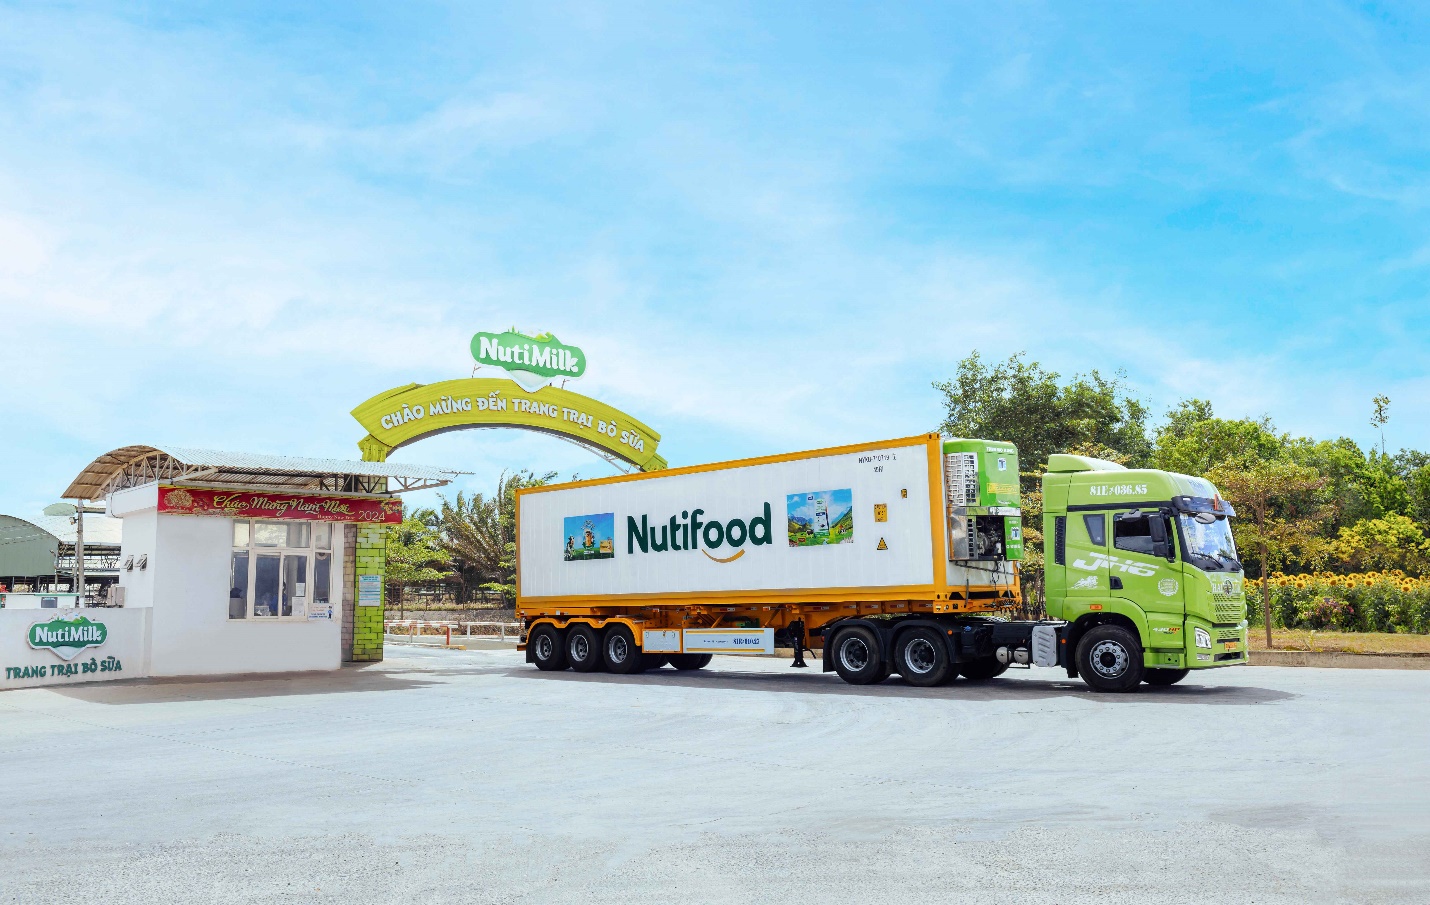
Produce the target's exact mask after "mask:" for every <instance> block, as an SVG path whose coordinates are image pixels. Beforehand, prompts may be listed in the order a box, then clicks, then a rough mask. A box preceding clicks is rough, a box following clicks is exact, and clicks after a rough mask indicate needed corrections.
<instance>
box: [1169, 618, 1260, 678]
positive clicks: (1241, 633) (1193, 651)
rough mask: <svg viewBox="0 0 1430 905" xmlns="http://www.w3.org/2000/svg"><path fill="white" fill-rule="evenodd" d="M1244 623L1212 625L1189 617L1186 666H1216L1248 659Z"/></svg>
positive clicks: (1240, 662)
mask: <svg viewBox="0 0 1430 905" xmlns="http://www.w3.org/2000/svg"><path fill="white" fill-rule="evenodd" d="M1246 638H1247V629H1246V626H1245V625H1212V624H1211V623H1210V622H1203V621H1202V620H1200V619H1196V618H1193V617H1188V618H1187V640H1186V645H1187V647H1186V651H1185V657H1186V662H1185V663H1184V664H1183V666H1184V667H1185V668H1187V669H1216V668H1217V667H1220V666H1242V665H1245V663H1246V660H1247V650H1248V649H1247V640H1246Z"/></svg>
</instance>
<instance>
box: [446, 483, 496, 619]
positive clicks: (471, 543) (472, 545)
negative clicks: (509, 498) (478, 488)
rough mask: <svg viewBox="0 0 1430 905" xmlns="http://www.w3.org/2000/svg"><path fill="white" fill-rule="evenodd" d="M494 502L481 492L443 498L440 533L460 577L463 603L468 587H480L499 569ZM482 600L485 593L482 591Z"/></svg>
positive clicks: (490, 579)
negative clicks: (451, 498)
mask: <svg viewBox="0 0 1430 905" xmlns="http://www.w3.org/2000/svg"><path fill="white" fill-rule="evenodd" d="M498 510H499V507H498V506H497V501H496V500H493V499H487V498H486V497H485V496H483V495H482V494H480V493H476V494H473V495H472V497H471V499H467V498H466V497H465V496H464V495H463V494H462V493H460V492H459V493H458V494H457V499H456V501H455V502H453V501H449V500H447V499H446V498H445V497H444V498H443V499H442V509H441V512H439V513H438V514H437V524H438V526H439V527H440V529H441V532H442V541H441V543H442V548H443V549H444V550H446V551H447V553H448V554H450V556H451V557H452V564H453V566H454V567H455V569H456V572H457V575H458V576H459V577H460V578H461V586H460V588H459V594H460V595H461V600H460V601H459V602H462V603H465V602H466V597H467V594H468V592H469V590H470V589H472V588H481V586H482V585H483V584H485V583H487V582H489V581H492V580H494V579H495V577H496V576H497V575H498V574H499V573H500V571H501V559H502V540H503V538H502V532H501V520H500V513H499V511H498ZM482 598H483V600H484V601H485V599H486V594H485V593H483V594H482Z"/></svg>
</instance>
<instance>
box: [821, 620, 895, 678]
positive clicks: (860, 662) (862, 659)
mask: <svg viewBox="0 0 1430 905" xmlns="http://www.w3.org/2000/svg"><path fill="white" fill-rule="evenodd" d="M834 671H835V672H837V673H839V678H841V679H843V680H844V681H846V682H848V683H849V684H850V685H873V684H874V683H876V682H882V681H884V680H885V679H887V678H888V677H889V668H888V664H886V663H885V662H884V657H883V654H881V653H880V652H879V639H877V638H875V637H874V633H873V632H871V631H869V630H868V629H867V628H863V627H861V626H855V627H854V628H847V629H845V630H844V631H842V632H840V633H839V634H838V635H837V636H835V639H834Z"/></svg>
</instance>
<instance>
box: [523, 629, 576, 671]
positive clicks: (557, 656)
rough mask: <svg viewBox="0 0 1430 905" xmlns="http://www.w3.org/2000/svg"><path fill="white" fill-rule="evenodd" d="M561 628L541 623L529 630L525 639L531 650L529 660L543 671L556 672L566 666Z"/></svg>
mask: <svg viewBox="0 0 1430 905" xmlns="http://www.w3.org/2000/svg"><path fill="white" fill-rule="evenodd" d="M564 641H565V639H564V638H562V637H561V630H560V629H558V628H557V627H556V626H554V625H552V624H550V623H549V622H548V623H542V624H541V625H538V626H537V627H536V628H534V629H532V630H531V637H529V638H528V639H527V641H526V646H527V648H528V649H529V650H530V651H531V662H532V663H535V664H536V668H537V669H540V670H542V671H544V672H557V671H559V670H563V669H565V668H566V645H565V644H564V643H563V642H564Z"/></svg>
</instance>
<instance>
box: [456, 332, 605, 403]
mask: <svg viewBox="0 0 1430 905" xmlns="http://www.w3.org/2000/svg"><path fill="white" fill-rule="evenodd" d="M472 357H473V358H475V359H476V360H477V364H481V365H491V366H492V367H494V368H501V369H502V370H504V371H506V372H507V374H509V375H510V376H511V379H512V380H515V381H516V382H517V384H519V385H520V386H521V388H522V389H523V390H526V391H527V392H528V393H534V392H536V391H537V390H539V389H541V388H542V387H544V386H546V385H547V384H548V383H550V382H551V380H552V378H554V377H571V378H575V377H580V376H581V375H582V374H584V373H586V353H584V352H582V351H581V350H580V349H578V348H576V347H575V346H568V345H566V344H565V343H563V342H561V341H560V340H559V339H557V338H556V337H555V336H552V335H551V334H550V333H538V334H537V335H536V336H527V335H526V334H525V333H519V332H517V331H516V330H508V331H506V332H505V333H478V334H477V335H476V336H473V337H472Z"/></svg>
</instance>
